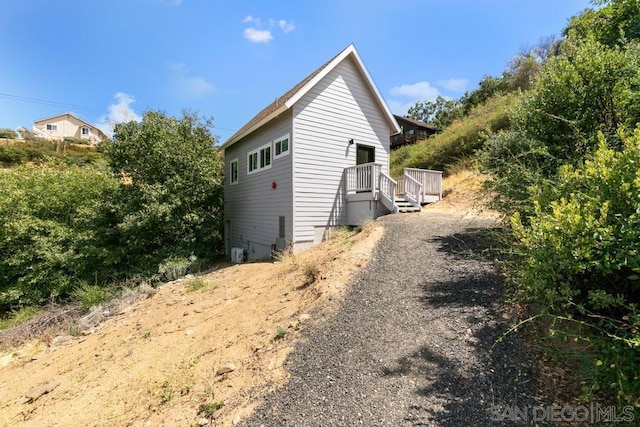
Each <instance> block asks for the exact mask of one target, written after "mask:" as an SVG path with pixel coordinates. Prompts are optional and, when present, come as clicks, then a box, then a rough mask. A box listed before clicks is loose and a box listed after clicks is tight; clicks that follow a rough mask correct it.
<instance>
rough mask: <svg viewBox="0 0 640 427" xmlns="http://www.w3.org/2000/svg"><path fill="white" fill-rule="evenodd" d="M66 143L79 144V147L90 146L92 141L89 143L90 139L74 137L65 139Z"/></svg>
mask: <svg viewBox="0 0 640 427" xmlns="http://www.w3.org/2000/svg"><path fill="white" fill-rule="evenodd" d="M64 142H67V143H70V144H78V145H90V144H91V141H89V140H88V139H83V138H75V137H72V136H66V137H65V138H64Z"/></svg>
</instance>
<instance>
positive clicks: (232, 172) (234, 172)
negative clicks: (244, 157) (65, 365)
mask: <svg viewBox="0 0 640 427" xmlns="http://www.w3.org/2000/svg"><path fill="white" fill-rule="evenodd" d="M237 182H238V159H233V160H231V164H230V166H229V183H230V184H236V183H237Z"/></svg>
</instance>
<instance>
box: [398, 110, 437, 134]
mask: <svg viewBox="0 0 640 427" xmlns="http://www.w3.org/2000/svg"><path fill="white" fill-rule="evenodd" d="M393 117H395V118H396V120H404V121H406V122H409V123H411V124H413V125H415V126H420V127H423V128H427V129H432V130H435V131H439V130H440V129H439V128H437V127H435V126H433V125H430V124H429V123H425V122H423V121H422V120H416V119H414V118H413V117H407V116H398V115H397V114H394V115H393Z"/></svg>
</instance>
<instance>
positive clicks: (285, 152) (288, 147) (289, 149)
mask: <svg viewBox="0 0 640 427" xmlns="http://www.w3.org/2000/svg"><path fill="white" fill-rule="evenodd" d="M285 139H287V140H289V145H288V146H287V151H281V152H280V154H276V144H277V143H278V142H281V141H283V140H285ZM272 150H273V158H274V159H279V158H280V157H284V156H288V155H289V153H290V152H291V137H290V136H289V134H286V135H282V136H281V137H280V138H276V139H274V140H273V148H272Z"/></svg>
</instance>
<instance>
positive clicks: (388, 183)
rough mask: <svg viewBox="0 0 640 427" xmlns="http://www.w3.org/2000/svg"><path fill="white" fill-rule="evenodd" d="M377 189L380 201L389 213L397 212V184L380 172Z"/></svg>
mask: <svg viewBox="0 0 640 427" xmlns="http://www.w3.org/2000/svg"><path fill="white" fill-rule="evenodd" d="M378 176H379V184H378V188H379V189H380V201H381V202H382V204H383V205H385V206H386V208H387V209H389V210H390V211H391V212H394V213H395V212H397V210H398V206H397V205H396V186H397V185H398V183H397V182H396V181H395V180H394V179H393V178H391V177H390V176H389V175H387V174H386V173H384V172H380V174H379V175H378Z"/></svg>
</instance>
